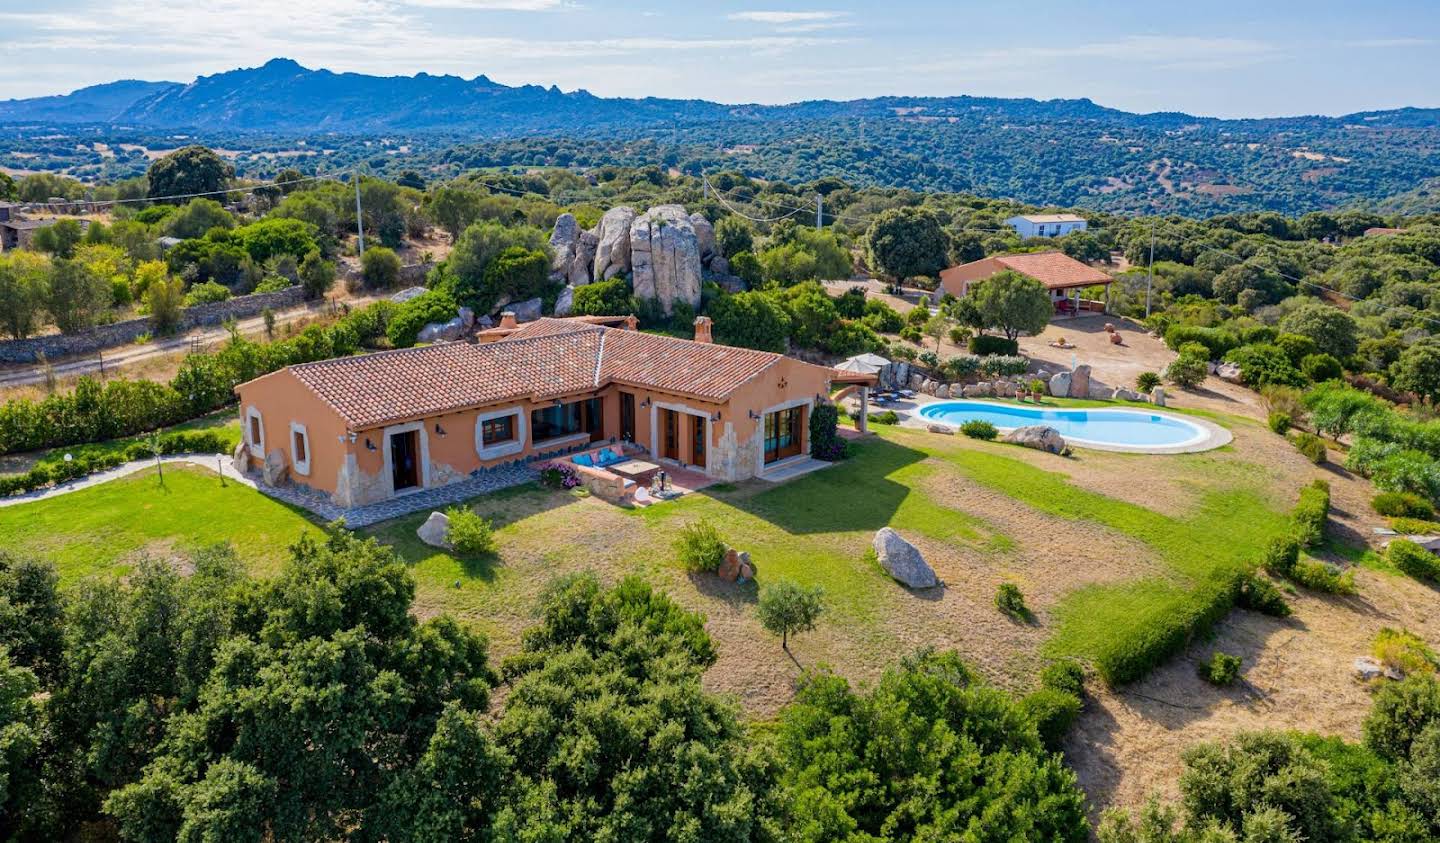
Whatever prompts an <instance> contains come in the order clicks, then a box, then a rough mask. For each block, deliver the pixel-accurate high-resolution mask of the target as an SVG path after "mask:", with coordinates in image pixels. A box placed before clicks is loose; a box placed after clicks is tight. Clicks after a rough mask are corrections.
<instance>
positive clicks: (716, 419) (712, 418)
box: [710, 410, 720, 421]
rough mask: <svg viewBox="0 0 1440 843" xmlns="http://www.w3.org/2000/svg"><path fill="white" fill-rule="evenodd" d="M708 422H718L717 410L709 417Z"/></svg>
mask: <svg viewBox="0 0 1440 843" xmlns="http://www.w3.org/2000/svg"><path fill="white" fill-rule="evenodd" d="M710 421H720V411H719V410H716V411H715V415H713V416H711V417H710Z"/></svg>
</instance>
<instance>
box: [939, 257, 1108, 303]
mask: <svg viewBox="0 0 1440 843" xmlns="http://www.w3.org/2000/svg"><path fill="white" fill-rule="evenodd" d="M1007 270H1009V271H1012V272H1018V273H1020V274H1021V275H1024V276H1027V277H1030V278H1034V279H1035V280H1036V281H1039V282H1040V283H1041V284H1044V285H1045V289H1047V290H1049V291H1050V299H1051V301H1053V302H1054V303H1055V309H1056V311H1057V312H1059V313H1075V312H1079V311H1082V310H1093V311H1100V312H1104V311H1105V310H1106V309H1107V303H1106V302H1099V301H1086V300H1083V299H1081V298H1080V291H1081V290H1082V289H1084V288H1086V287H1097V286H1103V287H1105V292H1106V297H1107V299H1108V297H1109V292H1110V288H1109V285H1110V284H1112V283H1114V281H1115V279H1114V278H1111V277H1110V276H1109V275H1108V274H1106V273H1105V272H1102V271H1100V270H1098V269H1096V268H1094V267H1093V266H1089V265H1088V264H1084V263H1081V262H1080V261H1077V260H1075V259H1074V258H1072V257H1070V256H1069V255H1067V254H1065V253H1064V252H1058V251H1057V252H1030V253H1027V254H1023V255H992V256H990V257H988V258H981V259H980V260H978V261H971V262H970V263H965V264H961V265H959V266H952V267H950V268H949V269H946V270H942V271H941V272H940V285H941V287H943V288H944V290H945V292H947V293H950V294H951V295H953V296H957V297H962V298H963V297H964V296H967V295H969V294H970V288H971V287H972V286H973V285H975V284H977V283H979V282H981V281H984V280H985V279H986V278H989V277H991V276H993V275H997V274H999V273H1001V272H1005V271H1007Z"/></svg>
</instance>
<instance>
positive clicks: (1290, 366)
mask: <svg viewBox="0 0 1440 843" xmlns="http://www.w3.org/2000/svg"><path fill="white" fill-rule="evenodd" d="M1225 361H1226V362H1228V363H1234V364H1235V365H1237V366H1239V367H1240V377H1241V379H1242V380H1244V381H1245V385H1246V386H1250V387H1263V386H1269V385H1272V384H1280V385H1282V386H1303V385H1304V384H1305V383H1306V380H1305V375H1303V374H1301V372H1300V370H1299V369H1297V368H1295V364H1294V363H1292V362H1290V357H1289V355H1287V354H1286V353H1285V352H1284V350H1283V349H1281V348H1280V347H1279V346H1275V345H1242V346H1240V347H1239V348H1235V349H1231V350H1230V351H1229V352H1228V353H1226V355H1225Z"/></svg>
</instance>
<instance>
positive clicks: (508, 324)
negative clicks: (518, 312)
mask: <svg viewBox="0 0 1440 843" xmlns="http://www.w3.org/2000/svg"><path fill="white" fill-rule="evenodd" d="M500 327H501V328H503V329H506V330H510V331H513V330H515V329H516V328H518V327H520V323H519V322H516V321H515V311H513V310H507V311H505V312H504V313H502V314H500Z"/></svg>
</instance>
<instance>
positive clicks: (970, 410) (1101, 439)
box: [920, 401, 1208, 448]
mask: <svg viewBox="0 0 1440 843" xmlns="http://www.w3.org/2000/svg"><path fill="white" fill-rule="evenodd" d="M920 417H921V418H922V419H924V420H926V421H933V422H939V423H941V424H948V425H952V426H954V427H957V428H958V427H959V426H960V425H961V424H963V423H965V422H967V421H971V420H974V419H981V420H984V421H988V422H990V423H991V424H993V425H995V426H996V427H998V428H1001V429H1002V430H1009V429H1011V428H1016V427H1025V426H1026V425H1032V424H1043V425H1048V426H1050V427H1053V428H1055V429H1056V430H1058V431H1059V432H1060V435H1061V436H1063V437H1065V438H1066V439H1069V440H1074V441H1076V442H1081V443H1093V444H1097V445H1111V446H1115V447H1125V446H1138V447H1148V448H1156V447H1166V446H1175V445H1190V444H1194V443H1196V442H1199V441H1201V440H1203V439H1204V438H1205V437H1206V436H1207V435H1208V434H1207V433H1206V431H1205V430H1204V429H1203V428H1201V427H1200V426H1199V425H1196V424H1192V423H1190V422H1188V421H1185V420H1184V419H1182V418H1179V417H1177V416H1172V415H1169V414H1166V413H1152V412H1149V411H1147V410H1111V409H1099V410H1056V409H1046V408H1043V407H1021V406H1018V405H1014V404H996V403H992V402H989V401H940V402H937V403H934V404H926V405H925V406H924V407H922V408H921V409H920Z"/></svg>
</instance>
